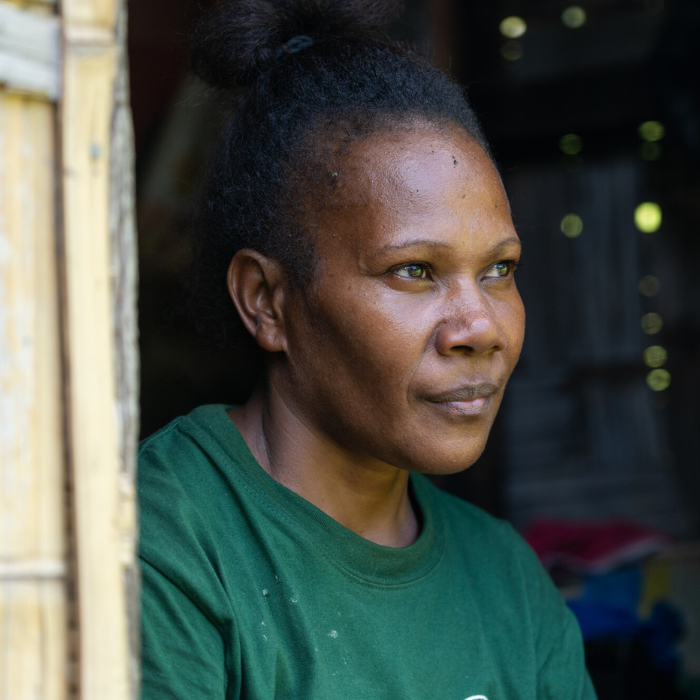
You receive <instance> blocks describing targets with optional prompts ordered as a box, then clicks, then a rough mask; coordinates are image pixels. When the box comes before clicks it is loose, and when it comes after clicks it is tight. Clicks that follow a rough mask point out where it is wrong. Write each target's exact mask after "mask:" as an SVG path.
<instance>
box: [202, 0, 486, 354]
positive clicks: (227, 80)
mask: <svg viewBox="0 0 700 700" xmlns="http://www.w3.org/2000/svg"><path fill="white" fill-rule="evenodd" d="M399 9H400V5H397V2H395V1H392V0H230V1H228V2H224V3H223V4H221V5H219V6H218V8H217V9H216V10H215V11H214V13H213V14H212V15H210V16H209V17H208V18H207V19H205V20H204V21H203V22H202V23H201V24H200V25H199V27H198V28H197V29H196V31H195V33H194V35H193V38H192V47H191V62H192V67H193V70H194V71H195V73H197V74H198V75H199V76H200V77H202V78H203V79H204V80H205V81H207V82H208V83H210V84H211V85H212V86H213V87H215V88H217V89H219V90H221V91H226V92H227V93H228V94H230V95H232V96H233V100H234V105H235V106H234V109H233V114H232V116H231V118H230V121H229V123H228V125H227V126H226V128H225V130H224V133H223V136H222V139H221V143H220V146H219V148H218V150H217V152H216V156H215V158H214V160H213V162H212V165H211V167H210V172H209V176H208V180H207V182H206V184H205V188H204V201H203V204H202V207H201V211H200V213H199V221H198V225H197V226H196V248H197V250H198V265H197V270H198V274H197V276H196V278H197V283H196V292H195V294H196V297H197V302H198V303H197V307H198V308H199V309H206V310H205V311H200V313H199V320H200V323H202V322H203V323H204V325H206V326H208V327H209V328H210V329H216V332H217V335H218V338H219V340H220V341H221V342H222V344H224V345H231V344H234V345H236V344H238V345H240V343H241V342H243V343H244V344H247V343H248V342H249V341H250V340H251V339H250V337H249V335H248V333H246V332H245V331H244V329H243V327H242V324H241V322H240V319H239V318H238V315H237V313H236V310H235V307H234V306H233V304H232V303H231V301H230V299H229V297H228V293H227V289H226V270H227V268H228V265H229V263H230V261H231V258H232V257H233V256H234V254H235V253H236V251H238V250H240V249H242V248H252V249H254V250H257V251H259V252H261V253H263V254H264V255H267V256H271V257H272V258H274V259H276V260H278V261H279V262H280V263H281V264H282V265H283V267H284V269H285V271H286V272H287V274H288V276H289V278H290V280H292V281H293V282H294V283H296V284H298V285H301V286H302V287H303V285H304V280H308V279H310V277H311V276H312V274H313V268H314V260H313V253H314V247H313V234H312V232H311V231H309V230H306V228H305V224H304V216H303V214H304V210H305V207H308V206H309V205H311V206H322V202H323V199H324V197H325V195H326V194H327V193H328V191H329V190H332V188H333V187H334V186H335V185H336V184H337V183H338V182H339V181H340V180H342V176H343V174H342V168H341V167H340V155H341V154H342V150H343V147H344V146H345V145H347V144H349V143H350V142H352V141H354V140H357V139H359V138H362V137H363V136H366V135H369V134H371V133H375V132H377V131H379V130H391V129H400V128H405V127H406V126H409V127H410V126H411V125H412V124H416V123H419V122H421V123H425V122H428V123H431V124H435V125H436V126H438V127H439V128H443V127H445V126H447V125H454V124H456V125H458V126H461V127H462V128H464V130H465V131H466V132H467V134H469V136H470V137H471V138H473V139H474V140H476V141H477V142H478V143H479V144H480V145H481V146H482V147H483V148H484V149H485V150H486V151H487V152H488V147H487V145H486V143H485V141H484V138H483V136H482V133H481V130H480V127H479V124H478V122H477V119H476V117H475V115H474V113H473V112H472V110H471V108H470V106H469V103H468V101H467V99H466V97H465V94H464V91H463V89H462V88H461V87H460V86H458V85H457V84H456V83H455V82H454V81H452V80H451V79H450V78H449V77H448V76H447V75H445V74H444V73H443V72H441V71H440V70H438V68H436V67H435V66H434V65H433V64H432V63H431V62H430V61H429V60H428V59H427V58H426V57H424V56H422V55H420V54H419V53H417V52H416V51H414V50H411V49H409V48H407V47H406V46H403V45H401V44H399V43H397V42H395V41H392V40H391V39H390V38H389V36H388V34H387V30H386V28H387V26H388V25H389V24H390V23H391V21H392V20H393V19H394V18H395V17H396V16H397V15H398V10H399ZM246 339H248V340H246Z"/></svg>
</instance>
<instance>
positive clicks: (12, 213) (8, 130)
mask: <svg viewBox="0 0 700 700" xmlns="http://www.w3.org/2000/svg"><path fill="white" fill-rule="evenodd" d="M53 132H54V122H53V109H52V107H51V105H49V104H45V103H41V102H39V101H35V100H29V99H26V98H23V97H19V96H14V95H5V94H0V425H2V439H0V506H1V512H2V516H1V517H2V527H1V528H0V561H15V560H22V559H36V558H48V559H56V560H63V558H64V550H65V537H64V532H63V530H64V527H63V523H64V514H63V480H64V474H63V446H62V428H61V415H60V411H61V386H60V344H59V331H58V304H57V301H56V299H57V281H56V259H55V252H54V248H55V241H54V216H53V210H54V195H53V172H54V153H53V151H54V144H53Z"/></svg>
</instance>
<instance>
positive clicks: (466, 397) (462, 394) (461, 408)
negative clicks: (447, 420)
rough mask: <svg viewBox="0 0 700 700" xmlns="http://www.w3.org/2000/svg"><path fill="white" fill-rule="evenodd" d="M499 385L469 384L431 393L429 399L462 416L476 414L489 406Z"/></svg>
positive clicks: (488, 383)
mask: <svg viewBox="0 0 700 700" xmlns="http://www.w3.org/2000/svg"><path fill="white" fill-rule="evenodd" d="M497 391H498V386H497V385H496V384H492V383H491V382H481V383H479V384H468V385H464V386H461V387H459V388H458V389H452V390H450V391H445V392H442V393H439V394H431V395H430V396H428V397H427V400H428V401H430V403H432V404H434V405H435V406H437V407H439V408H441V409H443V410H446V411H449V412H450V413H453V414H457V415H462V416H475V415H478V414H480V413H483V412H484V411H485V410H486V408H487V407H488V405H489V403H490V400H491V396H493V394H495V393H496V392H497Z"/></svg>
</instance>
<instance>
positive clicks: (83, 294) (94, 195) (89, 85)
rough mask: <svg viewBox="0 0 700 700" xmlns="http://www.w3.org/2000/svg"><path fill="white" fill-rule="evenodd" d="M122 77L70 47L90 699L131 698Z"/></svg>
mask: <svg viewBox="0 0 700 700" xmlns="http://www.w3.org/2000/svg"><path fill="white" fill-rule="evenodd" d="M114 77H115V50H114V48H113V47H105V46H86V45H75V44H71V43H70V42H67V43H66V47H65V54H64V89H63V99H62V103H61V134H62V144H63V206H64V220H63V225H64V231H63V255H64V259H63V269H64V271H65V272H64V275H65V292H64V298H65V308H64V325H65V333H64V337H65V343H66V348H65V358H66V360H65V362H66V364H65V370H66V379H67V384H68V386H67V389H68V391H67V395H68V412H69V416H70V418H69V423H70V425H69V431H68V432H69V441H70V454H71V458H70V459H71V471H72V482H73V520H74V539H75V547H76V556H77V590H78V619H79V633H80V669H79V672H80V687H81V698H83V700H93V699H94V700H124V699H126V698H127V697H128V694H129V672H128V661H127V659H128V641H127V640H128V631H127V611H126V595H125V587H124V579H123V576H124V571H123V557H122V554H123V552H122V550H123V543H122V528H121V525H120V523H121V521H122V520H123V513H122V510H121V507H120V506H121V502H120V476H119V472H120V454H119V446H118V436H117V425H116V420H115V404H116V397H117V393H116V380H115V352H114V329H113V321H112V282H113V280H112V273H111V269H110V237H109V232H110V228H109V223H110V221H109V212H110V207H109V197H110V184H109V183H110V177H109V176H110V157H109V155H110V154H109V144H110V125H111V121H112V108H113V86H114Z"/></svg>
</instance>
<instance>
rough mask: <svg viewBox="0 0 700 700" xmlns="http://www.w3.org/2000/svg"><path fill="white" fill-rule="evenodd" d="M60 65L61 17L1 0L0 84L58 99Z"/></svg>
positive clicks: (11, 88) (7, 87)
mask: <svg viewBox="0 0 700 700" xmlns="http://www.w3.org/2000/svg"><path fill="white" fill-rule="evenodd" d="M59 64H60V45H59V26H58V19H57V18H56V17H55V16H51V15H42V14H38V13H37V12H30V11H27V10H23V9H20V8H18V7H16V6H15V5H13V4H11V3H9V2H6V0H0V85H3V86H5V88H6V89H10V90H14V91H19V92H23V93H29V94H35V95H41V96H45V97H48V98H49V99H52V100H53V99H56V98H57V97H58V91H59V86H60V80H59V77H60V67H59Z"/></svg>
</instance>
